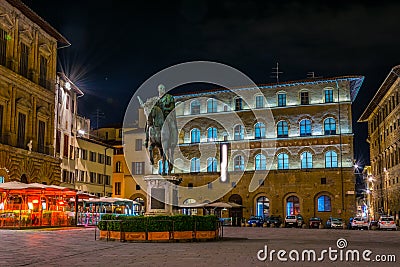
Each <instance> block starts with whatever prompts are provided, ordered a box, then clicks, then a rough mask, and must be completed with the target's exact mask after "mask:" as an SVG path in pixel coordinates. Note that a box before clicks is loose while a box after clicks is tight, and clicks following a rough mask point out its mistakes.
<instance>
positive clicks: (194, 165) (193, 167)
mask: <svg viewBox="0 0 400 267" xmlns="http://www.w3.org/2000/svg"><path fill="white" fill-rule="evenodd" d="M190 172H200V159H198V158H192V159H191V160H190Z"/></svg>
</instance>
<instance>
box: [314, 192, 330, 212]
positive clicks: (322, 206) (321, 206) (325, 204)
mask: <svg viewBox="0 0 400 267" xmlns="http://www.w3.org/2000/svg"><path fill="white" fill-rule="evenodd" d="M317 206H318V211H319V212H324V211H332V206H331V198H330V197H329V196H326V195H322V196H320V197H318V203H317Z"/></svg>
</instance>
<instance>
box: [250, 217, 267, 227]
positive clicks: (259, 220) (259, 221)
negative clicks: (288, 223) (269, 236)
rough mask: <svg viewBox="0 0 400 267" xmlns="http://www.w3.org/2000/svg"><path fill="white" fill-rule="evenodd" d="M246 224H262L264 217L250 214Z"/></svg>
mask: <svg viewBox="0 0 400 267" xmlns="http://www.w3.org/2000/svg"><path fill="white" fill-rule="evenodd" d="M247 223H248V224H250V225H253V223H255V224H256V225H257V226H263V224H264V219H263V217H261V216H250V218H249V220H248V221H247Z"/></svg>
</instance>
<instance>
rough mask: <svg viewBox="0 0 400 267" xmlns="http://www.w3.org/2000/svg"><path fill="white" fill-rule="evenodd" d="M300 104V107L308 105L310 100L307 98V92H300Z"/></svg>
mask: <svg viewBox="0 0 400 267" xmlns="http://www.w3.org/2000/svg"><path fill="white" fill-rule="evenodd" d="M300 103H301V104H302V105H308V104H310V99H309V97H308V92H300Z"/></svg>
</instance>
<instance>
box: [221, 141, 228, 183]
mask: <svg viewBox="0 0 400 267" xmlns="http://www.w3.org/2000/svg"><path fill="white" fill-rule="evenodd" d="M221 155H222V160H221V182H226V180H227V166H228V145H227V144H223V145H222V148H221Z"/></svg>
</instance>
